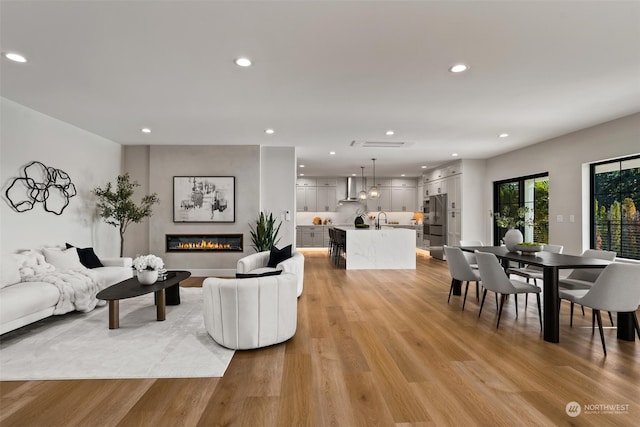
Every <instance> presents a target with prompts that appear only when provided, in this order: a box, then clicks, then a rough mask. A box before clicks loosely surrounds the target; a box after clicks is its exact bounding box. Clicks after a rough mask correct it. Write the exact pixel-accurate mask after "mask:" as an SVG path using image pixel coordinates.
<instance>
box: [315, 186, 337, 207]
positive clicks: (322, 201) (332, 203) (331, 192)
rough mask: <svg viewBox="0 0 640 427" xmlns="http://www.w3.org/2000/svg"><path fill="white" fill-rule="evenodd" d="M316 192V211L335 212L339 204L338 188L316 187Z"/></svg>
mask: <svg viewBox="0 0 640 427" xmlns="http://www.w3.org/2000/svg"><path fill="white" fill-rule="evenodd" d="M316 191H317V194H316V209H317V210H318V211H323V212H333V211H335V210H336V206H337V204H338V199H337V198H336V187H316Z"/></svg>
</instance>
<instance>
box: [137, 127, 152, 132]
mask: <svg viewBox="0 0 640 427" xmlns="http://www.w3.org/2000/svg"><path fill="white" fill-rule="evenodd" d="M140 132H142V133H151V129H149V128H142V129H140Z"/></svg>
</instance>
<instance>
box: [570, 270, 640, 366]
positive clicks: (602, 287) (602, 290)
mask: <svg viewBox="0 0 640 427" xmlns="http://www.w3.org/2000/svg"><path fill="white" fill-rule="evenodd" d="M559 295H560V299H561V300H562V299H565V300H567V301H569V302H571V306H572V307H573V305H574V304H576V303H577V304H580V305H582V306H583V307H590V308H591V309H592V310H593V317H595V318H596V320H597V321H598V329H599V330H600V340H601V341H602V350H603V351H604V355H605V356H606V355H607V347H606V345H605V343H604V333H603V330H602V317H601V316H600V311H601V310H606V311H608V312H609V313H611V312H612V311H616V312H619V313H627V312H630V313H631V314H632V317H633V323H634V327H635V330H636V333H637V334H638V337H640V326H638V316H637V315H636V310H638V308H639V307H640V265H636V264H622V263H613V264H610V265H608V266H606V267H605V268H604V269H603V270H602V273H601V274H600V275H599V276H598V278H597V279H596V281H595V283H594V284H593V286H592V287H591V288H589V289H571V290H570V289H560V292H559ZM571 324H572V325H573V310H572V311H571ZM591 333H592V334H593V333H594V326H593V321H592V325H591Z"/></svg>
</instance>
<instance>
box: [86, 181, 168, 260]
mask: <svg viewBox="0 0 640 427" xmlns="http://www.w3.org/2000/svg"><path fill="white" fill-rule="evenodd" d="M136 187H140V184H138V183H137V182H136V181H134V182H131V180H130V178H129V174H128V173H126V174H124V175H118V179H117V182H116V188H115V189H112V185H111V183H110V182H108V183H107V185H106V186H105V187H104V188H101V187H97V188H95V189H94V190H93V194H95V195H96V197H97V198H98V203H97V207H98V213H99V214H100V216H101V217H102V218H103V219H104V222H106V223H107V224H109V225H113V226H114V227H116V228H118V231H119V233H120V256H123V255H124V233H125V231H127V227H128V226H129V224H131V223H133V222H140V221H142V220H143V219H144V218H146V217H148V216H151V207H152V206H153V205H154V204H155V203H159V202H160V200H159V199H158V195H157V194H156V193H153V194H150V195H148V196H144V197H143V198H142V200H141V202H140V205H136V203H135V202H134V201H133V193H134V190H135V188H136Z"/></svg>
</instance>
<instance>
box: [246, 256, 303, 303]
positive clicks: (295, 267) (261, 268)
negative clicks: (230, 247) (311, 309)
mask: <svg viewBox="0 0 640 427" xmlns="http://www.w3.org/2000/svg"><path fill="white" fill-rule="evenodd" d="M269 255H270V251H264V252H258V253H255V254H251V255H247V256H246V257H243V258H240V259H239V260H238V264H237V266H236V273H240V274H262V273H267V272H271V271H276V270H282V271H283V272H285V273H293V274H295V275H296V278H297V282H296V284H297V296H300V295H302V288H303V286H304V255H302V254H301V253H300V252H294V253H293V254H292V255H291V258H288V259H285V260H284V261H281V262H280V263H278V264H276V266H275V267H267V264H268V263H269Z"/></svg>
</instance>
